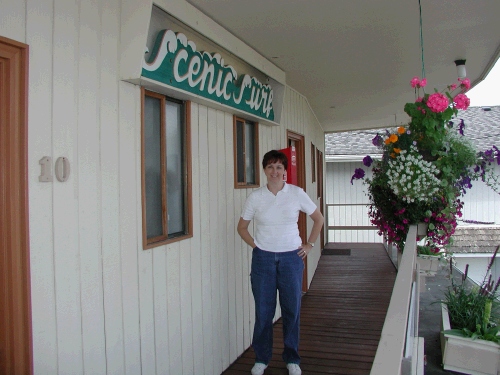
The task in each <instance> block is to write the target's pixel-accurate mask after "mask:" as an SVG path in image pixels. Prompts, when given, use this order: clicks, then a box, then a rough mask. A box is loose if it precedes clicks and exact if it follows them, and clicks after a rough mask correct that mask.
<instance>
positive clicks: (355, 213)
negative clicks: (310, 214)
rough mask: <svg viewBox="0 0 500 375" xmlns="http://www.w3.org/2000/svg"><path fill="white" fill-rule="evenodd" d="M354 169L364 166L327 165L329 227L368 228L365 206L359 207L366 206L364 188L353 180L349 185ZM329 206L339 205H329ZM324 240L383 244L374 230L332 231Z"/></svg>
mask: <svg viewBox="0 0 500 375" xmlns="http://www.w3.org/2000/svg"><path fill="white" fill-rule="evenodd" d="M356 168H363V163H362V162H328V163H326V192H325V195H326V204H327V215H326V218H327V225H328V226H333V225H336V226H371V223H370V219H369V216H368V207H367V206H365V205H362V206H361V205H359V204H368V203H369V200H368V197H367V195H366V193H365V191H366V186H365V185H363V182H362V181H361V180H354V181H353V184H351V177H352V175H353V174H354V170H355V169H356ZM364 169H366V168H364ZM368 173H369V172H368ZM367 176H369V174H368V175H367ZM329 204H333V205H339V206H328V205H329ZM327 238H328V241H330V242H382V237H381V236H379V235H378V234H377V230H376V228H375V229H374V230H343V229H335V230H333V229H332V230H329V231H328V236H327Z"/></svg>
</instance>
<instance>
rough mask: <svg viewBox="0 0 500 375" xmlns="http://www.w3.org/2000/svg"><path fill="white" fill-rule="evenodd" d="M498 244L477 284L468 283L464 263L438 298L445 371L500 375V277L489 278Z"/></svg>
mask: <svg viewBox="0 0 500 375" xmlns="http://www.w3.org/2000/svg"><path fill="white" fill-rule="evenodd" d="M499 247H500V246H499ZM499 247H497V249H496V251H495V253H494V254H493V256H492V258H491V261H490V262H489V265H488V268H487V271H486V275H485V277H484V279H483V282H482V283H481V285H479V286H477V285H475V284H472V283H469V282H468V278H467V271H468V266H467V267H466V269H465V273H464V275H463V276H462V278H461V280H460V282H458V283H457V282H455V280H454V278H453V276H452V275H451V285H450V286H449V287H448V289H447V290H446V292H445V296H444V299H443V300H442V301H441V306H442V321H441V328H442V332H441V349H442V354H443V368H444V369H446V370H452V371H458V372H464V373H467V374H476V375H483V374H485V375H486V374H489V375H500V331H499V330H500V301H499V297H500V294H499V285H500V278H499V279H498V281H495V280H492V278H491V267H492V265H493V262H494V259H495V256H496V254H497V252H498V249H499ZM451 264H452V263H451V262H450V270H451Z"/></svg>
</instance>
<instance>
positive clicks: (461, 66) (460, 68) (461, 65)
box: [455, 59, 467, 78]
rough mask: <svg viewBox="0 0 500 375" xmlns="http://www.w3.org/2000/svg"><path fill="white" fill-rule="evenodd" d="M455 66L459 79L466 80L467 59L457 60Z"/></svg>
mask: <svg viewBox="0 0 500 375" xmlns="http://www.w3.org/2000/svg"><path fill="white" fill-rule="evenodd" d="M455 65H456V66H457V75H458V78H465V77H466V76H467V73H466V71H465V59H459V60H455Z"/></svg>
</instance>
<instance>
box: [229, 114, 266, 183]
mask: <svg viewBox="0 0 500 375" xmlns="http://www.w3.org/2000/svg"><path fill="white" fill-rule="evenodd" d="M258 129H259V125H258V124H257V123H255V122H251V121H248V120H244V119H242V118H238V117H236V116H235V117H234V154H235V156H234V159H235V164H234V175H235V178H234V180H235V182H234V186H235V188H249V187H258V186H259V184H260V182H259V175H260V174H259V152H258V146H259V130H258Z"/></svg>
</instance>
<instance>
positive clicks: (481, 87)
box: [467, 59, 500, 107]
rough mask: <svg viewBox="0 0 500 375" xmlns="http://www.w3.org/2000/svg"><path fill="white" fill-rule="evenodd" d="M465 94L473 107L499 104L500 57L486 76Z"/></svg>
mask: <svg viewBox="0 0 500 375" xmlns="http://www.w3.org/2000/svg"><path fill="white" fill-rule="evenodd" d="M467 96H468V97H469V99H470V105H471V106H473V107H484V106H494V105H500V59H498V60H497V62H496V63H495V65H494V66H493V68H492V69H491V70H490V73H489V74H488V75H487V76H486V78H485V79H484V80H483V81H482V82H481V83H479V84H478V85H476V86H475V87H474V88H472V89H470V90H469V91H468V92H467Z"/></svg>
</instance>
